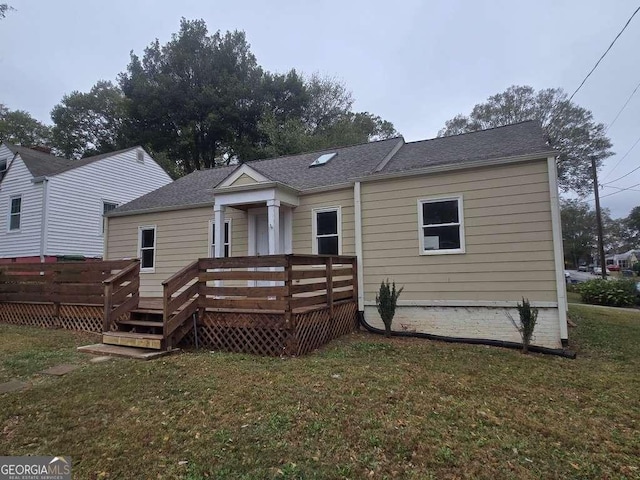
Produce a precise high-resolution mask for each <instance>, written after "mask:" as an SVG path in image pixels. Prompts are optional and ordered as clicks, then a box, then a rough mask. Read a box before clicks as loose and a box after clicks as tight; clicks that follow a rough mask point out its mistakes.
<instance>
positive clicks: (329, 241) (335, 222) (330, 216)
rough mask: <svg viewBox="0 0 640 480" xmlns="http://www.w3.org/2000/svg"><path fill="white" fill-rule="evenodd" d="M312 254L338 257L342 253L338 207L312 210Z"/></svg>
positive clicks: (340, 221)
mask: <svg viewBox="0 0 640 480" xmlns="http://www.w3.org/2000/svg"><path fill="white" fill-rule="evenodd" d="M312 222H313V253H314V254H318V255H340V252H341V251H342V239H341V238H340V230H341V223H342V220H341V212H340V207H331V208H322V209H314V210H313V219H312Z"/></svg>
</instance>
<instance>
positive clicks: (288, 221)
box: [282, 207, 293, 253]
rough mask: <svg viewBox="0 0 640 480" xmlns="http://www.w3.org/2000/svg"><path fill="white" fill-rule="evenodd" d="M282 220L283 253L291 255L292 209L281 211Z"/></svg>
mask: <svg viewBox="0 0 640 480" xmlns="http://www.w3.org/2000/svg"><path fill="white" fill-rule="evenodd" d="M282 213H283V220H284V252H283V253H293V209H292V208H291V207H285V209H284V210H283V211H282Z"/></svg>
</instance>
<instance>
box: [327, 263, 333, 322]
mask: <svg viewBox="0 0 640 480" xmlns="http://www.w3.org/2000/svg"><path fill="white" fill-rule="evenodd" d="M325 265H326V269H327V272H326V275H325V276H326V279H327V306H328V307H329V317H330V318H333V257H327V259H326V260H325Z"/></svg>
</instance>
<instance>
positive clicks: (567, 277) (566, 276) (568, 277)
mask: <svg viewBox="0 0 640 480" xmlns="http://www.w3.org/2000/svg"><path fill="white" fill-rule="evenodd" d="M564 280H565V282H567V283H571V273H570V272H569V271H568V270H565V271H564Z"/></svg>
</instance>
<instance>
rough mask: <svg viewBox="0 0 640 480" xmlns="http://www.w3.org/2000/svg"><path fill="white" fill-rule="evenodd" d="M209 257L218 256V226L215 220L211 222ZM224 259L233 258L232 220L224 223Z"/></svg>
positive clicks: (228, 219)
mask: <svg viewBox="0 0 640 480" xmlns="http://www.w3.org/2000/svg"><path fill="white" fill-rule="evenodd" d="M209 256H210V257H211V258H213V257H215V256H216V224H215V222H214V221H213V220H211V221H209ZM222 256H223V257H230V256H231V219H230V218H227V219H226V220H225V221H224V252H223V254H222Z"/></svg>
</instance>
